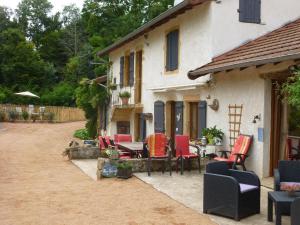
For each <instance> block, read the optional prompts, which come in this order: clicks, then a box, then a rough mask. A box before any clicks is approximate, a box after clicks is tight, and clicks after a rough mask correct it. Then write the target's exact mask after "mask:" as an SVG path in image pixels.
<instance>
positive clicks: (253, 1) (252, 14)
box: [239, 0, 261, 23]
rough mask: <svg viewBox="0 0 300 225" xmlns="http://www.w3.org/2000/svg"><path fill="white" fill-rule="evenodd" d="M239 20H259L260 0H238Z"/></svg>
mask: <svg viewBox="0 0 300 225" xmlns="http://www.w3.org/2000/svg"><path fill="white" fill-rule="evenodd" d="M239 13H240V16H239V19H240V22H245V23H260V22H261V0H240V8H239Z"/></svg>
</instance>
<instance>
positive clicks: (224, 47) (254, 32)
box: [211, 0, 300, 56]
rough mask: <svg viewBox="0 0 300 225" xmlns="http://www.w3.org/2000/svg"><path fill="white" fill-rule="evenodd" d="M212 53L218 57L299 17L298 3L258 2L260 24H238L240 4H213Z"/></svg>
mask: <svg viewBox="0 0 300 225" xmlns="http://www.w3.org/2000/svg"><path fill="white" fill-rule="evenodd" d="M211 9H212V13H211V14H212V17H211V18H212V27H211V29H212V33H213V35H212V54H213V56H218V55H220V54H223V53H225V52H227V51H229V50H231V49H233V48H236V47H238V46H240V45H242V44H244V43H245V42H248V41H250V40H253V39H255V38H257V37H259V36H262V35H264V34H266V33H268V32H270V31H272V30H275V29H277V28H279V27H281V26H283V25H284V24H286V23H288V22H291V21H294V20H296V19H298V18H299V17H300V1H299V0H284V1H282V0H261V24H254V23H241V22H239V13H238V12H237V10H238V9H239V1H238V0H221V3H220V4H217V3H212V4H211Z"/></svg>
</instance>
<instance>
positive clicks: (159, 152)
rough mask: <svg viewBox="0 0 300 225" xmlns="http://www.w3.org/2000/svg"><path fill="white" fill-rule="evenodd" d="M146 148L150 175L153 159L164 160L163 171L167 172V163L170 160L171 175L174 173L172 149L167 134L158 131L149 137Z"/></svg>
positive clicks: (149, 173)
mask: <svg viewBox="0 0 300 225" xmlns="http://www.w3.org/2000/svg"><path fill="white" fill-rule="evenodd" d="M146 148H147V150H148V164H147V170H148V176H150V175H151V167H152V160H158V161H163V169H162V172H163V173H164V172H165V164H166V162H168V164H169V170H170V176H171V175H172V165H171V150H170V147H169V146H168V138H167V136H166V135H165V134H161V133H156V134H152V135H150V136H149V137H148V138H147V143H146Z"/></svg>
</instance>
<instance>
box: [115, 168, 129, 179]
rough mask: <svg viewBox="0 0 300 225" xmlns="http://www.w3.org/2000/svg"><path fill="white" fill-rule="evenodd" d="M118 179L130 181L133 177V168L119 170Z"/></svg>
mask: <svg viewBox="0 0 300 225" xmlns="http://www.w3.org/2000/svg"><path fill="white" fill-rule="evenodd" d="M117 177H118V178H121V179H128V178H130V177H132V168H128V169H118V172H117Z"/></svg>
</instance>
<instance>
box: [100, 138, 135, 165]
mask: <svg viewBox="0 0 300 225" xmlns="http://www.w3.org/2000/svg"><path fill="white" fill-rule="evenodd" d="M101 139H102V142H103V145H104V147H105V149H107V148H111V149H115V150H118V148H117V147H116V146H115V145H113V144H111V139H110V137H109V136H105V137H101ZM118 153H119V157H120V159H130V156H129V155H128V154H127V153H124V152H123V151H120V150H118Z"/></svg>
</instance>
